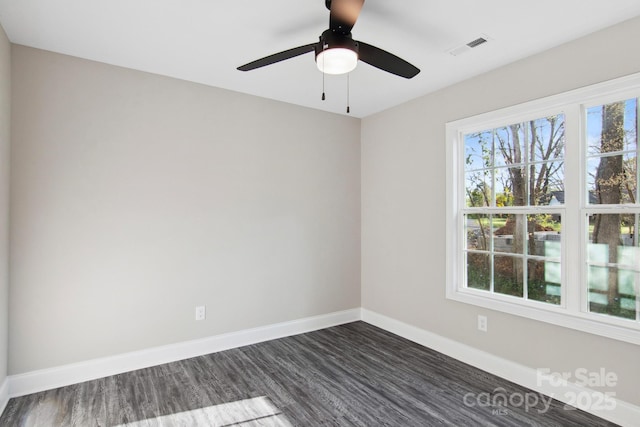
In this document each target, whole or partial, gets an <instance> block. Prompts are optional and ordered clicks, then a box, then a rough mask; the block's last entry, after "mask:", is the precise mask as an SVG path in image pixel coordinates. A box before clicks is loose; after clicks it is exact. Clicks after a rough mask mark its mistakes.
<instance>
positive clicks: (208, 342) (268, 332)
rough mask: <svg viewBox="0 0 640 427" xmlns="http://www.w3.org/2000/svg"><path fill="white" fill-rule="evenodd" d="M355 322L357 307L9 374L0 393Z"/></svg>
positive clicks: (19, 393)
mask: <svg viewBox="0 0 640 427" xmlns="http://www.w3.org/2000/svg"><path fill="white" fill-rule="evenodd" d="M357 320H360V309H359V308H357V309H352V310H345V311H339V312H335V313H330V314H324V315H320V316H313V317H307V318H304V319H298V320H293V321H290V322H283V323H276V324H273V325H267V326H262V327H258V328H252V329H246V330H242V331H238V332H231V333H227V334H222V335H216V336H212V337H208V338H203V339H198V340H192V341H185V342H181V343H177V344H171V345H166V346H161V347H154V348H150V349H145V350H141V351H135V352H131V353H125V354H120V355H116V356H111V357H104V358H100V359H93V360H87V361H85V362H80V363H73V364H69V365H64V366H58V367H55V368H49V369H42V370H38V371H31V372H27V373H24V374H17V375H11V376H9V377H8V379H7V381H5V383H4V385H3V387H2V389H0V392H2V391H4V393H5V395H6V396H7V397H17V396H23V395H26V394H31V393H37V392H40V391H45V390H50V389H53V388H58V387H63V386H67V385H71V384H77V383H81V382H84V381H90V380H94V379H97V378H103V377H107V376H110V375H116V374H121V373H123V372H129V371H134V370H136V369H142V368H148V367H150V366H156V365H161V364H163V363H169V362H175V361H178V360H183V359H189V358H191V357H197V356H202V355H204V354H210V353H215V352H218V351H223V350H229V349H232V348H237V347H242V346H245V345H251V344H256V343H259V342H263V341H268V340H273V339H277V338H283V337H287V336H291V335H298V334H302V333H306V332H311V331H315V330H318V329H324V328H329V327H331V326H337V325H341V324H345V323H350V322H355V321H357ZM1 397H2V396H1V395H0V398H1ZM0 403H2V401H0ZM1 413H2V411H0V414H1Z"/></svg>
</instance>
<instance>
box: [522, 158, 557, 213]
mask: <svg viewBox="0 0 640 427" xmlns="http://www.w3.org/2000/svg"><path fill="white" fill-rule="evenodd" d="M531 169H532V171H531V173H532V174H533V176H531V177H530V178H529V181H530V183H529V188H531V191H532V192H531V195H530V200H529V204H530V205H531V206H549V205H562V204H564V162H561V161H557V162H547V163H538V164H536V165H535V166H533V167H532V168H530V170H531Z"/></svg>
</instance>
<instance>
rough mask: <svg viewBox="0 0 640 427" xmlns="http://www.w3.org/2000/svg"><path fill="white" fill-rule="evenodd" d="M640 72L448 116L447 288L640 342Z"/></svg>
mask: <svg viewBox="0 0 640 427" xmlns="http://www.w3.org/2000/svg"><path fill="white" fill-rule="evenodd" d="M639 96H640V75H635V76H630V77H627V78H623V79H618V80H616V81H612V82H607V83H604V84H599V85H595V86H592V87H589V88H585V89H580V90H577V91H573V92H569V93H566V94H562V95H558V96H555V97H551V98H547V99H543V100H538V101H534V102H530V103H527V104H522V105H519V106H516V107H511V108H507V109H504V110H500V111H495V112H491V113H487V114H483V115H480V116H476V117H471V118H468V119H463V120H459V121H456V122H452V123H448V124H447V144H448V145H447V155H448V162H449V166H450V167H449V168H448V170H449V171H450V172H449V176H448V181H447V194H448V203H447V213H448V215H447V217H448V222H447V227H448V230H449V232H450V233H451V236H455V237H454V238H452V239H450V241H449V242H448V248H447V266H448V268H447V274H448V278H447V297H448V298H450V299H455V300H458V301H462V302H466V303H471V304H476V305H480V306H483V307H487V308H491V309H495V310H501V311H505V312H508V313H512V314H517V315H522V316H526V317H530V318H533V319H537V320H542V321H546V322H550V323H554V324H559V325H563V326H567V327H571V328H574V329H579V330H583V331H587V332H592V333H597V334H600V335H605V336H609V337H613V338H617V339H621V340H624V341H628V342H633V343H640V244H639V242H638V226H639V225H640V222H639V221H640V202H639V200H640V193H639V191H640V186H639V185H638V183H639V182H640V175H639V170H640V169H639V168H638V162H639V161H640V160H639V159H640V157H639V156H638V150H639V144H638V137H639V134H638V128H639V127H640V117H639V114H638V110H639V108H640V107H639V102H638V97H639Z"/></svg>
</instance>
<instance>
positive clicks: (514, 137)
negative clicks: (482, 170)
mask: <svg viewBox="0 0 640 427" xmlns="http://www.w3.org/2000/svg"><path fill="white" fill-rule="evenodd" d="M524 141H525V133H524V125H523V124H520V123H518V124H513V125H510V126H505V127H501V128H497V129H495V160H494V166H495V167H500V166H510V165H514V164H523V163H525V161H526V152H525V144H524Z"/></svg>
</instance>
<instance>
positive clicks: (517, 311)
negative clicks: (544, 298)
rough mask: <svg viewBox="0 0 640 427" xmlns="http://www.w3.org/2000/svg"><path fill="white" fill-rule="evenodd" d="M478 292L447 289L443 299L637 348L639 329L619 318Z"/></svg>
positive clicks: (639, 342) (639, 339)
mask: <svg viewBox="0 0 640 427" xmlns="http://www.w3.org/2000/svg"><path fill="white" fill-rule="evenodd" d="M481 292H482V291H477V292H474V291H472V290H459V289H455V290H453V289H451V288H449V287H448V288H447V299H450V300H453V301H458V302H462V303H465V304H472V305H475V306H478V307H483V308H488V309H490V310H495V311H500V312H503V313H507V314H512V315H515V316H520V317H525V318H527V319H531V320H537V321H540V322H545V323H549V324H552V325H556V326H562V327H565V328H570V329H574V330H577V331H581V332H587V333H591V334H595V335H599V336H603V337H607V338H611V339H614V340H618V341H624V342H628V343H631V344H636V345H640V329H637V328H635V323H634V322H632V321H629V323H630V325H629V327H627V326H625V325H624V323H627V321H625V320H623V319H616V318H613V317H610V316H606V315H598V314H592V313H571V312H568V311H567V309H566V308H563V307H561V306H551V305H548V304H544V303H534V302H530V303H524V302H521V301H520V300H516V301H513V302H511V301H508V299H509V298H508V297H506V298H505V299H504V300H498V299H496V298H493V297H491V296H483V295H480V294H479V293H481ZM538 306H540V307H538ZM605 322H606V323H605Z"/></svg>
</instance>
